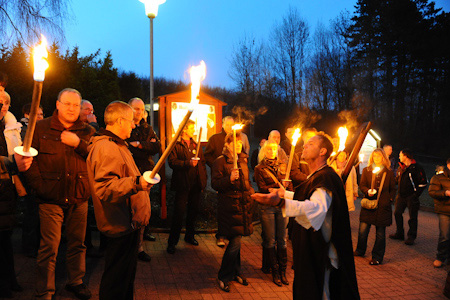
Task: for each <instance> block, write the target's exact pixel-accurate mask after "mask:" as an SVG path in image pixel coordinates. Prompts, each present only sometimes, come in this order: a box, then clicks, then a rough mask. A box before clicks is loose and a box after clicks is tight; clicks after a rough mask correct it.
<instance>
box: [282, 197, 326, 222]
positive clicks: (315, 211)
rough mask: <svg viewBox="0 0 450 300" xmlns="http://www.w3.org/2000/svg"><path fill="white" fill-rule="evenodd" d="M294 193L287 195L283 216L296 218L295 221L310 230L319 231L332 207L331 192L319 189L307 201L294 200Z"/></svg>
mask: <svg viewBox="0 0 450 300" xmlns="http://www.w3.org/2000/svg"><path fill="white" fill-rule="evenodd" d="M292 195H293V193H292V192H291V193H287V194H286V193H285V206H284V209H283V216H286V217H295V221H296V222H297V223H299V224H300V225H302V226H303V227H305V228H306V229H309V228H310V227H311V226H312V227H313V228H314V229H315V230H319V229H320V228H321V227H322V224H323V222H324V220H325V216H326V215H327V212H328V209H329V208H330V205H331V198H332V197H331V192H329V191H327V190H325V189H323V188H318V189H316V190H315V191H314V192H313V194H312V195H311V198H310V199H309V200H305V201H297V200H292Z"/></svg>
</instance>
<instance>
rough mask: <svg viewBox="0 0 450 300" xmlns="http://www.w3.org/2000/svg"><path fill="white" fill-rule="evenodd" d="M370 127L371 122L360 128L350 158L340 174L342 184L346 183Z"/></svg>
mask: <svg viewBox="0 0 450 300" xmlns="http://www.w3.org/2000/svg"><path fill="white" fill-rule="evenodd" d="M370 126H372V122H368V123H367V125H366V126H365V127H364V128H362V129H361V132H360V133H359V136H358V139H357V140H356V143H355V146H354V147H353V150H352V152H351V154H350V158H349V159H348V160H347V164H346V165H345V168H344V171H343V172H342V181H343V182H344V184H345V182H346V181H347V178H348V175H349V174H350V171H351V169H352V167H353V164H354V163H355V160H356V156H357V155H358V153H359V151H360V150H361V146H362V144H363V143H364V140H365V139H366V136H367V133H368V132H369V130H370Z"/></svg>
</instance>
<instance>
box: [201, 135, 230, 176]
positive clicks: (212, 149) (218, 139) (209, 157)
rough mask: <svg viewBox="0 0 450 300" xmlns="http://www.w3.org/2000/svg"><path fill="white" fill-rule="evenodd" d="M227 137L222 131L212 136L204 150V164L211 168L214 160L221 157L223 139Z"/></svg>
mask: <svg viewBox="0 0 450 300" xmlns="http://www.w3.org/2000/svg"><path fill="white" fill-rule="evenodd" d="M226 136H227V133H226V132H225V131H224V130H223V128H222V131H221V132H219V133H216V134H213V135H212V136H211V137H210V138H209V140H208V144H206V148H205V159H206V164H207V165H208V166H209V167H210V168H212V166H213V163H214V161H215V160H216V158H218V157H219V156H221V155H222V150H223V145H225V137H226Z"/></svg>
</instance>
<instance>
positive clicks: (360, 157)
mask: <svg viewBox="0 0 450 300" xmlns="http://www.w3.org/2000/svg"><path fill="white" fill-rule="evenodd" d="M363 160H364V153H360V154H359V161H361V162H362V161H363Z"/></svg>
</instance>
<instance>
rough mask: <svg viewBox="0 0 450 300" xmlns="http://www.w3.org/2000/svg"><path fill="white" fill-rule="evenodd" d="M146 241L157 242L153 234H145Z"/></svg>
mask: <svg viewBox="0 0 450 300" xmlns="http://www.w3.org/2000/svg"><path fill="white" fill-rule="evenodd" d="M144 240H146V241H150V242H154V241H156V237H155V236H154V235H152V234H151V233H144Z"/></svg>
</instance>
